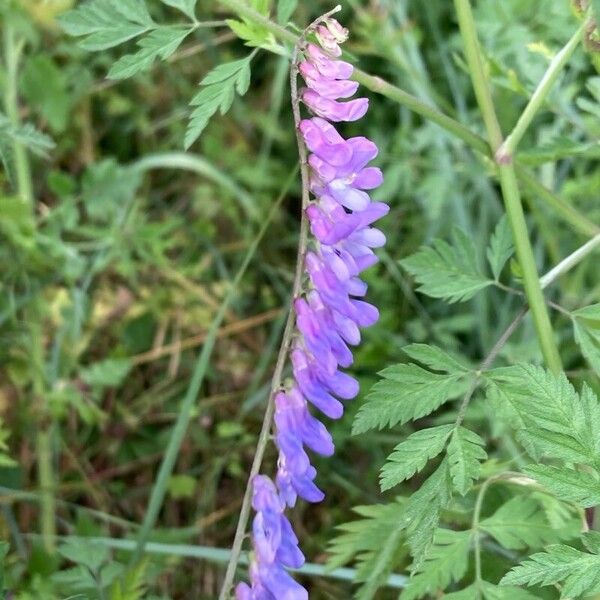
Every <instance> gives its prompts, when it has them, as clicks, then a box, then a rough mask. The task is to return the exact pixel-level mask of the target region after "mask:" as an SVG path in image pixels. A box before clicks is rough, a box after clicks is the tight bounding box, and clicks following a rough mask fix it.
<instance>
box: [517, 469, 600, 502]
mask: <svg viewBox="0 0 600 600" xmlns="http://www.w3.org/2000/svg"><path fill="white" fill-rule="evenodd" d="M525 472H526V473H527V474H528V475H530V476H531V477H533V478H534V479H535V480H536V481H538V482H539V483H540V484H541V485H543V486H544V487H545V488H546V489H548V490H550V491H551V492H552V493H554V494H556V495H557V496H558V497H559V498H561V499H562V500H566V501H568V502H575V503H576V504H578V505H579V506H581V507H583V508H589V507H591V506H597V505H598V504H600V481H599V480H598V477H599V475H598V473H597V472H595V471H594V472H593V473H583V472H581V471H575V470H574V469H570V468H568V467H554V466H550V465H529V466H527V467H525Z"/></svg>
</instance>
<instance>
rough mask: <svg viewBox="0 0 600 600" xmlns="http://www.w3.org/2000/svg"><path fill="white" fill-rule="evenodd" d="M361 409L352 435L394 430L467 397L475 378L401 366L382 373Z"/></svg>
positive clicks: (463, 373) (456, 373)
mask: <svg viewBox="0 0 600 600" xmlns="http://www.w3.org/2000/svg"><path fill="white" fill-rule="evenodd" d="M379 374H380V375H381V376H382V378H383V379H382V380H381V381H378V382H377V383H376V384H375V385H374V386H373V387H372V388H371V391H370V392H369V394H368V395H367V398H366V402H365V403H364V404H363V405H362V406H361V407H360V409H359V411H358V414H357V415H356V419H355V420H354V424H353V427H352V432H353V433H354V434H357V433H363V432H365V431H369V430H370V429H376V428H379V429H383V428H384V427H393V426H394V425H397V424H398V423H401V424H402V423H406V422H407V421H410V420H413V419H418V418H420V417H424V416H425V415H428V414H430V413H431V412H433V411H434V410H436V409H437V408H439V407H440V406H441V405H442V404H444V402H447V401H448V400H451V399H453V398H457V397H459V396H461V395H463V394H464V393H465V391H466V390H467V388H468V386H469V382H470V381H471V377H472V375H471V374H470V373H469V372H467V371H464V370H458V369H457V370H454V371H451V372H447V373H443V374H440V373H431V372H430V371H427V370H425V369H423V368H421V367H419V366H418V365H414V364H400V365H394V366H392V367H388V368H387V369H384V370H383V371H381V372H380V373H379Z"/></svg>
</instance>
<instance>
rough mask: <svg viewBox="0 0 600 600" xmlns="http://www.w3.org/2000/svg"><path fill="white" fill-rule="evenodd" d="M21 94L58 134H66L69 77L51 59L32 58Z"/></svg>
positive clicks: (45, 56)
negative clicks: (64, 132)
mask: <svg viewBox="0 0 600 600" xmlns="http://www.w3.org/2000/svg"><path fill="white" fill-rule="evenodd" d="M21 77H22V79H21V90H22V93H23V96H24V98H25V100H26V101H27V103H28V105H29V106H32V107H36V108H37V109H38V110H39V113H40V114H41V116H42V117H43V118H44V120H45V121H47V122H48V126H49V127H50V129H52V130H53V131H55V132H57V133H61V132H63V131H64V130H65V128H66V126H67V123H68V119H69V112H70V110H71V108H72V102H71V97H70V95H69V90H68V88H67V85H68V82H67V76H66V74H65V73H64V72H63V71H62V70H61V69H60V68H59V67H58V65H57V64H56V63H55V61H53V60H52V59H51V58H50V57H49V56H47V55H45V54H38V55H36V56H32V57H31V58H30V59H29V60H28V61H27V62H26V63H25V65H24V67H23V74H22V76H21Z"/></svg>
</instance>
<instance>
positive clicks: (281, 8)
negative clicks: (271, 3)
mask: <svg viewBox="0 0 600 600" xmlns="http://www.w3.org/2000/svg"><path fill="white" fill-rule="evenodd" d="M297 6H298V0H277V22H278V23H281V24H282V25H285V24H286V23H287V22H288V21H289V20H290V17H291V16H292V15H293V14H294V11H295V10H296V7H297Z"/></svg>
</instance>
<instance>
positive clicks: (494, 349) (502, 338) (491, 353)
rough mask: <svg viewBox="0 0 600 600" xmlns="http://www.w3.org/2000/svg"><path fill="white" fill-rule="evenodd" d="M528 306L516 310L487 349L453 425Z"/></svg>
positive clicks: (465, 408) (463, 415)
mask: <svg viewBox="0 0 600 600" xmlns="http://www.w3.org/2000/svg"><path fill="white" fill-rule="evenodd" d="M527 311H528V307H527V306H524V307H523V308H521V310H520V311H519V312H518V314H517V316H516V317H515V318H514V319H513V320H512V321H511V323H510V325H509V326H508V327H507V328H506V329H505V330H504V332H503V333H502V335H501V336H500V337H499V338H498V341H497V342H496V343H495V344H494V346H493V347H492V349H491V350H490V351H489V353H488V355H487V356H486V357H485V358H484V359H483V361H482V363H481V365H479V368H478V369H477V376H476V377H475V379H474V380H473V383H472V384H471V385H470V386H469V389H468V390H467V393H466V394H465V395H464V396H463V399H462V402H461V404H460V408H459V409H458V415H457V417H456V422H455V427H459V426H460V425H462V422H463V420H464V418H465V414H466V412H467V407H468V406H469V402H470V401H471V398H472V397H473V394H474V393H475V390H476V389H477V387H478V385H479V383H480V381H481V376H482V374H483V373H485V371H487V370H488V369H489V368H490V367H491V366H492V364H493V362H494V361H495V360H496V357H497V356H498V354H500V352H501V351H502V348H504V346H505V345H506V342H508V340H509V339H510V337H511V336H512V334H513V333H514V332H515V331H516V329H517V327H518V326H519V324H520V323H521V321H522V320H523V318H524V317H525V315H526V314H527Z"/></svg>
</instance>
